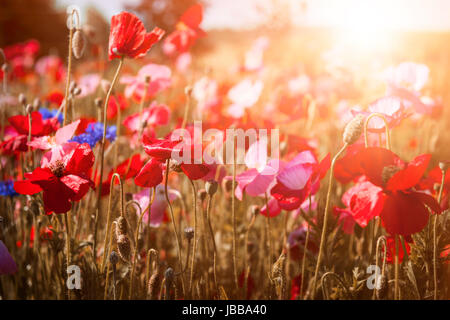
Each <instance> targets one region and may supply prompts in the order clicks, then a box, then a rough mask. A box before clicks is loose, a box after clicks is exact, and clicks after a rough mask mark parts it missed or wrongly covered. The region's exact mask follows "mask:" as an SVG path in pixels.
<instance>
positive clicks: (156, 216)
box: [133, 185, 181, 228]
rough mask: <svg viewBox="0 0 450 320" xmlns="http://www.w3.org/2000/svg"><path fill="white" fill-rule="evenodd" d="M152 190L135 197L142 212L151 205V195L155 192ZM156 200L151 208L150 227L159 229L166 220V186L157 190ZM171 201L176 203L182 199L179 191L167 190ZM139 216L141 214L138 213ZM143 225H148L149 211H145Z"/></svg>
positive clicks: (145, 190)
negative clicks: (176, 200)
mask: <svg viewBox="0 0 450 320" xmlns="http://www.w3.org/2000/svg"><path fill="white" fill-rule="evenodd" d="M150 190H151V189H149V188H146V189H143V190H142V191H140V192H138V193H136V194H134V195H133V200H135V201H137V202H138V203H139V205H140V207H141V209H142V210H144V209H145V208H147V206H148V205H149V203H150V194H151V193H152V192H153V191H150ZM155 192H156V193H155V198H154V200H153V203H152V205H151V207H150V226H151V227H153V228H156V227H159V226H160V225H161V223H162V222H163V220H164V214H165V211H166V209H167V201H166V197H165V194H164V186H163V185H158V186H157V187H156V190H155ZM167 193H168V196H169V200H170V201H174V200H175V199H177V198H180V197H181V195H180V194H179V192H178V191H176V190H174V189H170V188H169V189H168V190H167ZM137 213H138V214H139V212H137ZM142 221H143V225H147V223H148V210H147V211H145V213H144V216H143V218H142Z"/></svg>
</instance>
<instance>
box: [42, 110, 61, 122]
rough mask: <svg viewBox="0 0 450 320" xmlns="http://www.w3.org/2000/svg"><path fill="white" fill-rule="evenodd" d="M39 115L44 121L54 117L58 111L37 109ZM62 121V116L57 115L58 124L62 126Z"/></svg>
mask: <svg viewBox="0 0 450 320" xmlns="http://www.w3.org/2000/svg"><path fill="white" fill-rule="evenodd" d="M39 113H40V114H41V115H42V119H43V120H46V119H50V118H53V117H55V116H56V114H57V113H58V110H51V109H47V108H44V107H42V108H39ZM63 121H64V116H63V114H62V113H61V112H60V113H59V115H58V122H59V123H60V124H62V123H63Z"/></svg>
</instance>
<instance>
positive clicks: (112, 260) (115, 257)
mask: <svg viewBox="0 0 450 320" xmlns="http://www.w3.org/2000/svg"><path fill="white" fill-rule="evenodd" d="M118 262H119V255H118V254H117V252H115V251H114V250H113V251H111V254H110V255H109V263H111V264H112V265H116V264H117V263H118Z"/></svg>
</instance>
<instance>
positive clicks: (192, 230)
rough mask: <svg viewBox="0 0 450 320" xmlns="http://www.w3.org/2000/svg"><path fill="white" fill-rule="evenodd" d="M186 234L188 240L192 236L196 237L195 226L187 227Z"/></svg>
mask: <svg viewBox="0 0 450 320" xmlns="http://www.w3.org/2000/svg"><path fill="white" fill-rule="evenodd" d="M184 236H185V237H186V239H188V241H190V240H191V239H192V238H194V228H192V227H187V228H185V229H184Z"/></svg>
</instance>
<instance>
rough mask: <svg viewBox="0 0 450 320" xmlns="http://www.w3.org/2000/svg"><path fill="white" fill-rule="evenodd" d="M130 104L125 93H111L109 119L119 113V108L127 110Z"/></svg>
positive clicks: (107, 112) (107, 115)
mask: <svg viewBox="0 0 450 320" xmlns="http://www.w3.org/2000/svg"><path fill="white" fill-rule="evenodd" d="M128 106H129V104H128V102H127V100H126V99H125V97H124V96H123V94H121V93H119V94H116V95H111V96H110V98H109V102H108V108H107V109H106V117H107V119H108V120H111V119H114V118H115V117H116V115H117V112H118V109H119V108H120V110H125V109H126V108H127V107H128Z"/></svg>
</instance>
